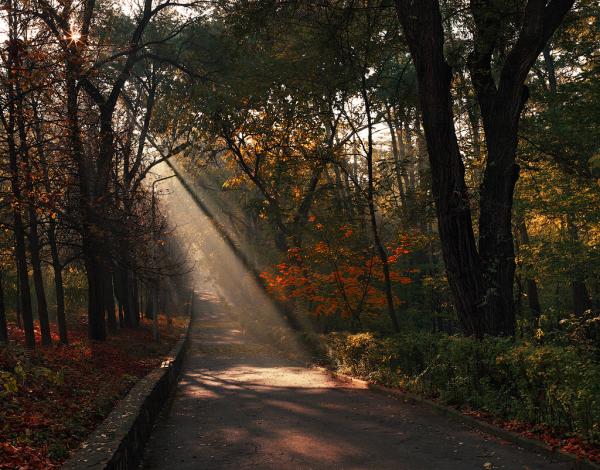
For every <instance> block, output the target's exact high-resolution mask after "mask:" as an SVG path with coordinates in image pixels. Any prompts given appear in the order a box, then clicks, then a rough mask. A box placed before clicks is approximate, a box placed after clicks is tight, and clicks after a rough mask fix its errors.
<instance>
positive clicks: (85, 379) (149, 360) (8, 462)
mask: <svg viewBox="0 0 600 470" xmlns="http://www.w3.org/2000/svg"><path fill="white" fill-rule="evenodd" d="M9 328H10V329H11V331H10V337H11V338H18V340H17V341H16V342H13V343H11V344H9V345H8V346H7V347H2V348H0V469H19V470H29V469H54V468H58V467H59V466H60V463H61V462H63V461H64V460H65V458H66V457H67V456H68V455H69V452H71V451H72V450H73V449H76V448H77V447H78V445H79V443H80V442H81V441H82V440H83V439H85V437H86V436H87V435H88V434H89V433H90V431H91V430H93V429H94V428H95V427H96V426H97V425H98V424H99V423H100V422H101V421H102V419H103V418H104V417H106V416H107V415H108V413H109V412H110V410H111V409H112V408H113V406H114V404H115V402H116V401H117V400H119V399H120V398H122V397H123V396H124V395H125V394H126V393H127V391H128V390H129V389H130V388H131V386H132V385H133V384H134V383H135V382H136V381H137V380H138V379H139V378H141V377H143V376H144V375H146V374H147V373H148V372H149V371H150V370H152V369H153V368H154V367H157V366H158V365H160V362H161V360H162V358H163V357H164V356H165V355H166V354H167V353H168V351H169V349H170V348H171V347H172V346H173V344H174V343H175V341H176V340H177V339H178V338H179V335H180V334H181V332H182V329H183V321H178V320H177V319H176V320H175V321H174V326H173V327H172V328H170V329H167V325H166V323H162V324H161V330H162V338H161V339H162V341H161V343H160V344H155V343H154V342H153V341H152V329H151V324H150V323H149V322H148V321H146V320H144V321H142V325H141V326H140V328H138V329H135V330H127V329H123V330H121V331H119V333H118V334H116V335H114V336H110V337H109V339H108V340H107V341H106V342H104V343H90V342H89V341H88V340H87V337H86V330H85V325H84V324H83V322H80V323H79V324H77V325H72V326H71V328H70V332H69V335H70V337H69V340H70V344H69V345H68V346H60V345H57V342H58V337H57V335H56V332H53V336H54V341H55V345H54V346H52V347H47V348H44V347H41V346H38V348H37V349H36V350H35V351H34V352H29V351H26V350H25V349H24V348H23V346H22V344H23V338H22V336H23V335H22V332H21V330H19V329H17V328H16V326H15V325H14V324H11V325H10V326H9ZM169 330H170V331H169ZM38 334H39V332H38ZM38 340H39V336H38Z"/></svg>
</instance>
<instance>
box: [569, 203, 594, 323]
mask: <svg viewBox="0 0 600 470" xmlns="http://www.w3.org/2000/svg"><path fill="white" fill-rule="evenodd" d="M567 231H568V233H569V238H570V239H571V243H573V244H574V245H576V246H577V245H579V232H578V230H577V225H575V222H574V221H573V216H571V215H570V214H567ZM571 297H572V299H573V313H575V315H577V316H578V317H581V316H582V315H583V314H584V313H585V311H586V310H589V309H590V308H592V300H591V299H590V294H589V292H588V289H587V286H586V285H585V276H583V275H582V274H581V273H578V272H574V273H573V274H572V276H571Z"/></svg>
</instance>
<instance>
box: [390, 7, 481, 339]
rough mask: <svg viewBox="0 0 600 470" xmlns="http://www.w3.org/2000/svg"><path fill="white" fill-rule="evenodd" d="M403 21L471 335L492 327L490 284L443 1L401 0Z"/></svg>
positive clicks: (451, 269)
mask: <svg viewBox="0 0 600 470" xmlns="http://www.w3.org/2000/svg"><path fill="white" fill-rule="evenodd" d="M397 5H398V12H399V16H400V21H401V22H402V25H403V29H404V31H405V34H406V37H407V40H408V43H409V46H410V50H411V55H412V57H413V61H414V63H415V66H416V70H417V80H418V84H419V99H420V103H421V110H422V119H423V127H424V129H425V138H426V141H427V150H428V153H429V161H430V166H431V176H432V190H433V197H434V200H435V205H436V212H437V219H438V230H439V234H440V241H441V245H442V253H443V256H444V261H445V264H446V274H447V277H448V282H449V284H450V288H451V291H452V294H453V297H454V303H455V306H456V311H457V314H458V318H459V321H460V324H461V326H462V328H463V330H464V332H465V333H466V334H468V335H477V336H482V335H483V334H484V333H485V332H486V325H485V321H484V316H485V314H484V310H485V308H484V305H485V296H486V286H485V283H484V279H483V269H482V266H481V260H480V258H479V254H478V252H477V247H476V245H475V236H474V234H473V225H472V219H471V209H470V201H469V194H468V191H467V187H466V185H465V180H464V172H465V170H464V166H463V162H462V159H461V155H460V151H459V148H458V142H457V139H456V133H455V130H454V115H453V111H452V100H451V96H450V83H451V80H452V72H451V69H450V67H449V66H448V64H447V63H446V61H445V59H444V53H443V44H444V38H443V30H442V23H441V21H442V20H441V15H440V11H439V8H438V5H437V2H435V1H433V0H422V1H419V2H415V3H412V2H410V1H408V0H406V1H401V0H398V2H397Z"/></svg>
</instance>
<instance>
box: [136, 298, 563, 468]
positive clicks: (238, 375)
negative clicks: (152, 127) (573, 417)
mask: <svg viewBox="0 0 600 470" xmlns="http://www.w3.org/2000/svg"><path fill="white" fill-rule="evenodd" d="M205 297H206V298H205V300H204V302H203V303H202V305H201V306H200V308H199V309H198V310H202V312H198V314H197V315H196V319H195V322H194V324H193V329H192V335H191V343H190V348H189V351H188V356H187V359H186V361H185V364H184V369H183V372H182V378H181V381H180V383H179V386H178V389H177V391H176V394H175V398H174V400H173V403H172V404H171V406H170V408H169V410H168V412H167V413H165V416H163V417H162V418H161V419H160V420H159V423H158V424H157V426H156V428H155V430H154V432H153V435H152V437H151V439H150V441H149V442H148V444H147V446H146V452H145V456H144V460H143V463H142V466H141V468H143V469H177V470H187V469H194V470H197V469H278V470H279V469H285V470H287V469H394V470H420V469H428V470H429V469H436V470H443V469H448V470H458V469H484V468H503V469H529V470H534V469H568V468H570V464H566V463H559V462H555V461H554V462H553V461H551V460H548V459H547V458H545V457H542V456H540V455H536V454H535V453H532V452H529V451H525V450H522V449H520V448H518V447H517V446H516V445H514V444H510V443H507V442H502V441H500V440H498V439H497V438H494V437H491V436H488V435H485V434H483V433H481V432H479V431H475V430H472V429H469V428H468V427H466V426H464V425H462V424H459V423H456V422H454V421H450V420H448V419H447V418H445V417H442V416H439V415H437V414H435V413H434V412H432V411H431V410H429V409H427V408H425V407H422V406H421V405H412V404H407V403H403V402H402V401H400V400H397V399H395V398H392V397H386V396H383V395H380V394H376V393H373V392H371V391H369V390H365V389H362V388H359V386H356V385H352V384H346V383H338V382H336V381H335V380H333V379H332V378H330V377H329V376H328V375H327V374H325V373H323V372H320V371H318V370H316V369H312V368H309V367H303V366H301V365H298V364H297V363H295V362H293V361H291V360H289V359H286V358H285V357H281V355H279V354H278V353H277V351H274V350H273V349H272V348H270V347H268V346H266V345H264V344H261V343H260V342H258V341H256V340H253V339H252V338H250V337H248V335H247V334H244V332H243V331H242V329H241V327H240V325H239V324H238V323H236V321H235V320H234V319H233V317H232V316H231V315H230V314H229V312H228V309H227V307H226V305H224V304H223V303H221V302H219V301H218V300H217V299H216V298H215V297H211V296H210V295H207V296H205ZM490 464H491V465H493V466H490Z"/></svg>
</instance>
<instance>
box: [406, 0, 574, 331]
mask: <svg viewBox="0 0 600 470" xmlns="http://www.w3.org/2000/svg"><path fill="white" fill-rule="evenodd" d="M572 5H573V0H553V1H552V2H549V3H548V4H547V5H546V2H539V1H537V0H535V1H534V0H530V1H528V2H527V5H526V7H525V9H524V11H523V19H522V20H523V21H522V24H523V26H522V29H521V30H520V31H519V34H518V38H517V41H516V42H515V43H514V45H513V46H512V48H511V49H510V51H509V52H508V54H506V58H505V60H504V63H503V64H502V67H501V70H500V74H499V80H495V78H494V76H493V74H492V57H493V54H494V50H495V48H497V47H501V46H502V44H501V43H500V40H501V38H500V29H501V28H500V27H501V25H502V22H503V21H504V18H503V16H502V15H501V14H499V13H500V12H499V11H497V10H495V8H497V5H496V4H495V3H494V2H478V1H472V2H471V3H470V9H471V12H472V14H473V19H474V26H475V29H474V38H473V52H472V53H471V55H470V57H469V69H470V75H471V80H472V82H473V86H474V88H475V91H476V95H477V101H478V103H479V107H480V109H481V115H482V118H483V126H484V134H485V138H486V147H487V150H488V156H487V162H486V167H485V173H484V178H483V183H482V186H481V191H480V217H479V250H478V249H477V247H476V245H475V236H474V233H473V226H472V217H471V209H470V206H469V195H468V192H467V188H466V185H465V179H464V165H463V162H462V159H461V154H460V150H459V147H458V142H457V138H456V131H455V128H454V116H453V111H452V101H453V100H452V94H451V83H452V78H453V76H452V70H451V68H450V66H449V65H448V63H447V62H446V60H445V57H444V31H443V26H442V16H441V14H440V7H439V1H437V0H420V1H418V2H415V1H413V0H397V1H396V6H397V11H398V15H399V18H400V22H401V23H402V27H403V30H404V33H405V36H406V38H407V41H408V45H409V49H410V52H411V56H412V58H413V62H414V63H415V68H416V71H417V82H418V86H419V100H420V103H421V111H422V115H423V127H424V129H425V136H426V139H427V148H428V151H429V159H430V163H431V172H432V184H433V196H434V199H435V202H436V210H437V217H438V225H439V232H440V239H441V244H442V250H443V253H444V260H445V263H446V271H447V275H448V280H449V283H450V287H451V290H452V293H453V297H454V301H455V304H456V308H457V313H458V317H459V320H460V322H461V325H462V327H463V330H464V331H465V332H466V333H467V334H475V335H476V336H478V337H481V336H483V335H485V334H491V335H513V334H514V328H515V312H514V303H513V284H514V273H515V260H514V244H513V237H512V226H511V217H512V200H513V192H514V187H515V183H516V181H517V178H518V175H519V168H518V166H517V165H516V163H515V159H516V147H517V129H518V123H519V119H520V116H521V112H522V109H523V106H524V104H525V102H526V100H527V97H528V92H527V88H526V87H525V86H524V82H525V80H526V78H527V74H528V72H529V70H530V69H531V67H532V66H533V64H534V62H535V60H536V58H537V56H538V55H539V54H540V53H541V51H542V49H543V47H544V45H545V44H546V43H547V41H548V40H549V38H550V36H551V35H552V34H553V32H554V30H555V29H556V28H557V27H558V26H559V24H560V23H561V21H562V19H563V18H564V16H565V15H566V13H567V12H568V11H569V9H570V8H571V6H572Z"/></svg>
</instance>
